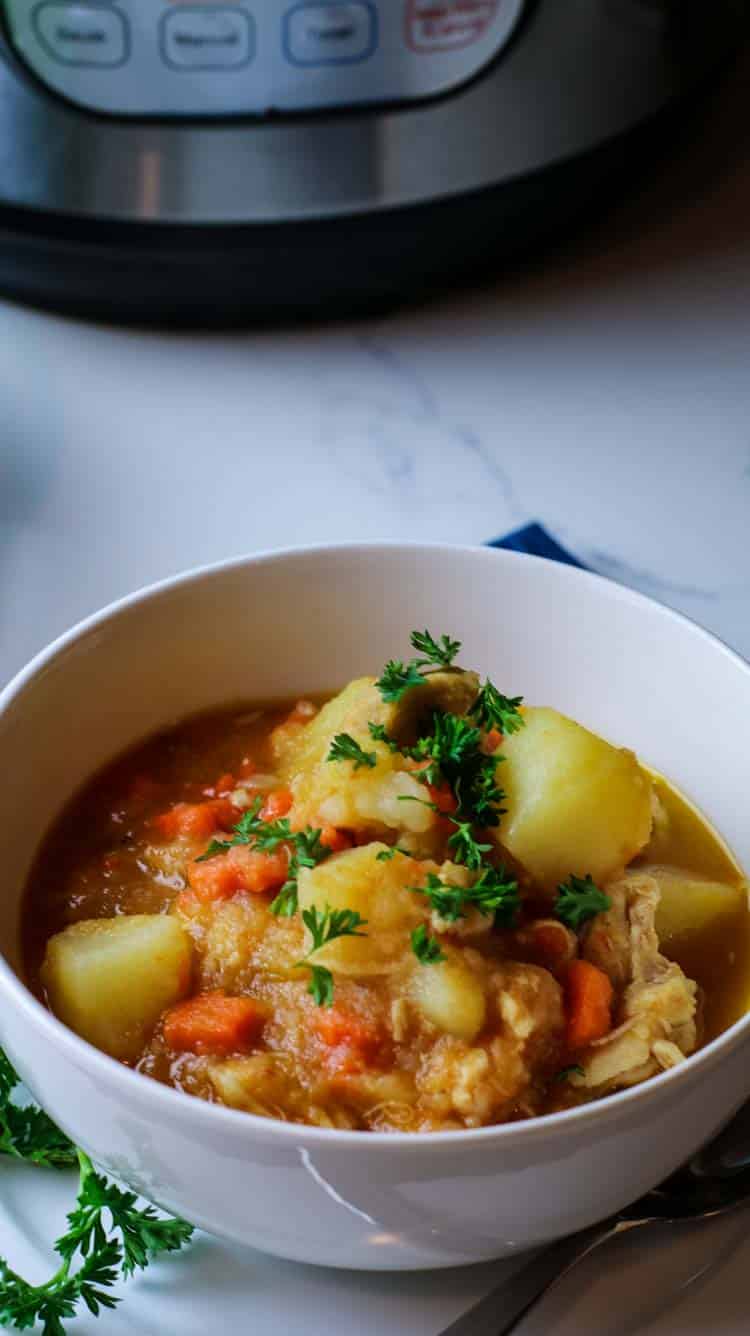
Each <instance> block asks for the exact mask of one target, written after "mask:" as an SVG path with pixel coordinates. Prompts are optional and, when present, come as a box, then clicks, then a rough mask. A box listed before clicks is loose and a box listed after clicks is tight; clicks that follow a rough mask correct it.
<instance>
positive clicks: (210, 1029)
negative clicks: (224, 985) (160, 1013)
mask: <svg viewBox="0 0 750 1336" xmlns="http://www.w3.org/2000/svg"><path fill="white" fill-rule="evenodd" d="M265 1020H266V1015H265V1012H264V1010H263V1008H262V1007H261V1006H260V1004H259V1003H258V1002H256V1001H255V999H254V998H252V997H227V996H226V995H225V994H224V993H222V992H215V993H199V994H198V996H197V997H191V998H188V999H187V1001H186V1002H180V1003H179V1005H178V1006H176V1007H172V1009H171V1010H170V1011H168V1012H167V1013H166V1015H165V1017H164V1038H165V1040H166V1042H167V1044H168V1045H169V1047H170V1048H171V1049H174V1051H175V1052H176V1053H217V1054H228V1053H239V1052H242V1051H243V1050H246V1049H248V1048H250V1047H251V1046H252V1044H253V1042H254V1041H255V1040H256V1039H257V1038H258V1036H259V1035H260V1032H261V1030H262V1029H263V1026H264V1024H265Z"/></svg>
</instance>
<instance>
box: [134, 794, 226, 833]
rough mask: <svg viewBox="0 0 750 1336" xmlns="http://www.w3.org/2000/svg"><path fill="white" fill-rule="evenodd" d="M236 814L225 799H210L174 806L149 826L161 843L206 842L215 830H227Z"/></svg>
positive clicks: (156, 817) (155, 818)
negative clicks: (176, 841) (164, 841)
mask: <svg viewBox="0 0 750 1336" xmlns="http://www.w3.org/2000/svg"><path fill="white" fill-rule="evenodd" d="M238 815H239V813H238V812H237V809H236V808H235V807H233V806H232V804H231V803H230V802H229V800H228V799H227V798H212V799H209V801H208V802H204V803H176V804H175V806H174V807H170V808H169V810H168V811H167V812H161V813H160V814H159V816H155V817H154V818H153V821H152V823H151V824H152V825H153V826H154V827H155V829H156V830H157V831H158V832H159V834H160V835H161V837H162V839H164V840H169V841H171V840H179V839H185V838H187V839H194V840H206V839H209V838H210V836H211V835H213V834H214V833H215V831H217V830H222V829H223V830H231V828H232V826H233V825H234V823H235V821H236V820H237V817H238Z"/></svg>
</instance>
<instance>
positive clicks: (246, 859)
mask: <svg viewBox="0 0 750 1336" xmlns="http://www.w3.org/2000/svg"><path fill="white" fill-rule="evenodd" d="M288 871H289V857H288V854H287V851H286V848H285V847H284V846H283V845H282V846H280V847H279V848H278V849H274V850H273V852H272V853H259V852H258V850H257V849H251V848H248V846H247V845H245V844H238V845H235V846H234V848H232V849H229V850H228V851H227V853H225V854H217V856H216V857H215V858H209V859H207V861H206V862H205V863H199V862H193V863H190V864H189V866H188V881H189V882H190V887H191V889H192V891H193V892H194V894H195V895H196V896H197V897H198V899H199V900H204V901H205V900H228V899H229V898H230V896H232V895H236V894H237V892H238V891H251V892H253V893H254V894H263V893H264V892H265V891H277V890H278V889H279V887H280V886H282V885H283V884H284V882H285V881H286V879H287V874H288Z"/></svg>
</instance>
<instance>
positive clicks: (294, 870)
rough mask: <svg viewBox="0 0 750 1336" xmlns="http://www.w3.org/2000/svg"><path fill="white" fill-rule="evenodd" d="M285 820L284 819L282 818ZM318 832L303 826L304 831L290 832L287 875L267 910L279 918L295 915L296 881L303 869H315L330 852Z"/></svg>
mask: <svg viewBox="0 0 750 1336" xmlns="http://www.w3.org/2000/svg"><path fill="white" fill-rule="evenodd" d="M284 819H285V818H284ZM321 834H322V831H320V830H313V828H312V826H305V828H304V830H297V831H295V832H294V833H293V834H292V833H291V832H290V834H289V836H288V839H289V841H290V843H291V845H292V852H291V856H290V859H289V875H288V877H287V879H286V881H285V882H284V885H283V886H282V888H281V890H280V891H279V893H278V895H277V896H276V898H275V900H272V901H271V903H270V905H269V906H268V908H269V909H270V911H271V913H272V914H276V915H277V916H278V917H280V918H292V917H293V916H294V915H295V914H296V913H297V904H298V879H299V874H300V869H301V868H303V867H317V866H318V863H322V862H323V860H324V859H326V858H328V856H329V854H330V853H331V850H330V849H329V848H328V847H327V845H325V844H322V843H321V839H320V837H321Z"/></svg>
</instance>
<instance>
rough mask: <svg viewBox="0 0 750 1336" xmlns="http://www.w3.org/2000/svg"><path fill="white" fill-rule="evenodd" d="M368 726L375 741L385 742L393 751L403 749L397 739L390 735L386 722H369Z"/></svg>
mask: <svg viewBox="0 0 750 1336" xmlns="http://www.w3.org/2000/svg"><path fill="white" fill-rule="evenodd" d="M367 727H368V729H369V730H370V737H371V738H372V740H373V742H384V743H385V745H386V747H388V748H389V749H390V751H392V752H397V751H400V750H401V748H400V747H399V745H398V743H397V742H396V739H395V738H392V737H391V736H390V734H389V732H388V730H387V729H386V726H385V724H368V725H367Z"/></svg>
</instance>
